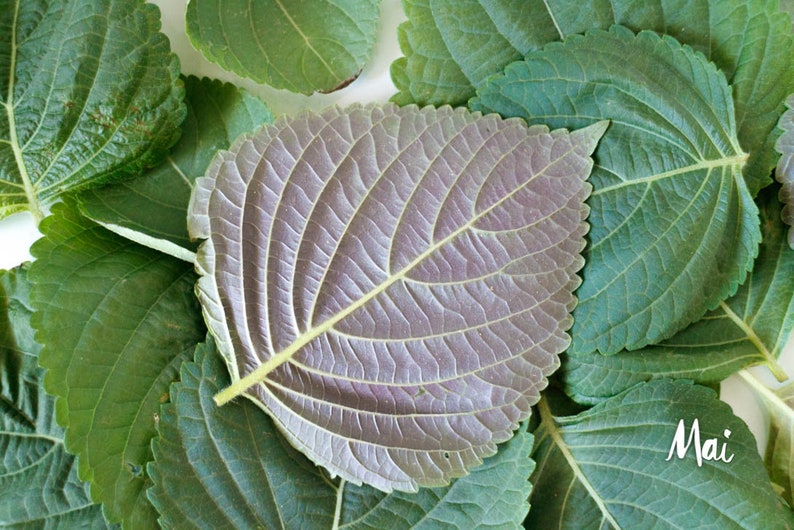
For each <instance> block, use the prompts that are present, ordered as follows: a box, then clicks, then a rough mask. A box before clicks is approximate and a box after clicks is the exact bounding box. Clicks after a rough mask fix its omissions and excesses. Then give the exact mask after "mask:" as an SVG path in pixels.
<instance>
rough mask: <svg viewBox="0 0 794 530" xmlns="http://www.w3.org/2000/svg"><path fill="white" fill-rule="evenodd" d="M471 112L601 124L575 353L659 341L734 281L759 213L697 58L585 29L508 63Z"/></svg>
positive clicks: (747, 259)
mask: <svg viewBox="0 0 794 530" xmlns="http://www.w3.org/2000/svg"><path fill="white" fill-rule="evenodd" d="M471 106H472V108H474V109H475V110H482V111H487V112H499V113H500V114H502V115H503V116H519V117H522V118H524V119H526V120H527V121H528V122H529V123H531V124H534V123H547V124H549V125H550V126H551V127H568V128H576V127H582V126H584V125H588V124H590V123H593V122H594V121H596V120H603V119H609V120H611V124H610V127H609V129H608V130H607V132H606V134H605V135H604V138H603V140H602V141H601V142H600V143H599V147H598V150H597V151H596V153H595V155H594V158H595V161H596V165H595V167H594V169H593V175H592V177H591V179H590V182H591V183H592V184H593V187H594V191H593V194H592V196H591V197H590V199H589V200H588V204H589V205H590V207H591V209H592V210H591V214H590V218H589V222H590V224H591V225H592V230H591V232H590V234H589V238H590V244H588V247H587V249H586V250H585V258H586V266H585V269H584V271H583V277H584V282H583V284H582V287H581V288H580V289H579V291H577V296H578V298H579V305H578V306H577V308H576V310H575V312H574V327H573V330H572V332H571V333H572V336H573V344H572V347H571V351H573V352H575V353H588V352H592V351H595V350H598V351H600V352H602V353H607V354H612V353H616V352H618V351H621V350H623V349H637V348H640V347H643V346H645V345H647V344H654V343H657V342H659V341H661V340H663V339H666V338H669V337H670V336H672V335H673V334H674V333H675V332H677V331H678V330H680V329H682V328H683V327H685V326H686V325H688V324H690V323H691V322H694V321H695V320H697V319H699V318H700V317H702V316H703V314H704V313H705V312H706V311H707V310H710V309H714V308H715V307H716V306H717V305H718V304H719V303H720V302H721V301H722V300H724V299H725V298H726V297H728V296H730V295H731V294H733V293H734V292H735V290H736V288H737V286H738V285H739V283H741V282H742V281H743V279H744V277H745V275H746V273H747V270H748V269H749V268H750V267H751V266H752V262H753V258H754V257H755V255H756V252H757V246H758V242H759V240H760V234H759V227H758V209H757V207H756V206H755V203H754V202H753V198H752V196H751V194H750V193H749V191H748V190H747V186H746V185H745V181H744V179H743V178H742V174H741V168H742V165H743V164H744V162H745V160H746V156H745V155H744V153H743V152H742V151H741V149H740V148H739V144H738V141H737V140H736V128H735V122H734V116H733V114H734V113H733V102H732V100H731V91H730V88H729V87H728V85H727V84H726V83H725V78H724V76H723V75H722V74H721V73H720V72H719V71H718V70H716V68H714V66H713V65H712V64H711V63H709V62H708V61H707V60H706V59H705V57H704V56H703V55H701V54H699V53H697V52H694V51H692V50H691V49H689V48H687V47H682V46H681V45H680V44H678V43H677V42H676V41H675V40H673V39H672V38H670V37H659V36H657V35H656V34H654V33H651V32H642V33H640V34H638V35H636V36H635V35H634V34H633V33H631V32H630V31H629V30H627V29H626V28H622V27H619V26H615V27H613V28H612V29H611V30H610V31H609V32H605V31H601V30H593V31H591V32H589V33H588V34H587V35H584V36H580V35H574V36H571V37H569V38H568V39H567V40H566V41H565V42H564V43H554V44H550V45H548V46H547V47H546V48H545V49H544V50H543V51H539V52H533V53H530V54H529V55H527V57H526V59H525V60H524V61H519V62H516V63H513V64H511V65H510V66H509V67H508V68H507V69H506V70H505V74H504V75H500V76H496V77H493V78H491V79H490V80H489V81H488V82H487V83H486V84H485V86H484V87H483V88H482V89H481V90H480V92H479V95H478V97H477V98H475V99H473V100H472V102H471ZM627 145H629V146H631V149H626V146H627Z"/></svg>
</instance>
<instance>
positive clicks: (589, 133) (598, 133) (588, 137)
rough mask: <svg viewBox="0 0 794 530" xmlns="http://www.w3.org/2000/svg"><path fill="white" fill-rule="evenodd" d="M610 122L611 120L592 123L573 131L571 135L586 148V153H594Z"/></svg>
mask: <svg viewBox="0 0 794 530" xmlns="http://www.w3.org/2000/svg"><path fill="white" fill-rule="evenodd" d="M610 123H611V122H610V120H600V121H597V122H595V123H593V124H592V125H588V126H587V127H583V128H581V129H577V130H575V131H573V132H572V133H571V137H572V138H573V139H574V141H576V143H577V144H578V145H581V146H582V148H583V149H585V150H586V153H585V154H587V155H588V156H589V155H592V154H593V152H594V151H595V149H596V146H598V142H599V141H600V140H601V137H602V136H604V133H606V130H607V129H608V128H609V124H610Z"/></svg>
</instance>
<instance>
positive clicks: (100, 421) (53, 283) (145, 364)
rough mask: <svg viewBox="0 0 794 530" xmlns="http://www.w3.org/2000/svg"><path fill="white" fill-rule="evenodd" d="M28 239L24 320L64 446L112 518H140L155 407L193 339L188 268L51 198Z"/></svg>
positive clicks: (146, 524) (142, 522) (200, 333)
mask: <svg viewBox="0 0 794 530" xmlns="http://www.w3.org/2000/svg"><path fill="white" fill-rule="evenodd" d="M53 212H54V213H53V215H52V216H50V217H48V218H46V219H45V220H44V221H43V222H42V224H41V228H42V231H43V233H44V234H45V237H44V238H43V239H42V240H40V241H38V242H37V243H36V244H35V245H34V246H33V248H32V253H33V255H34V256H35V257H36V258H37V260H36V261H35V262H34V264H33V266H32V267H31V271H30V278H31V281H32V283H33V284H34V288H33V291H32V295H31V301H32V304H33V306H34V307H35V309H36V313H35V314H34V315H33V325H34V327H35V328H36V329H37V335H36V337H37V339H38V340H39V341H40V342H41V343H42V344H43V345H44V349H43V350H42V352H41V358H40V363H41V365H42V366H43V367H45V368H46V369H47V370H48V372H47V376H46V378H45V380H44V383H45V388H46V389H47V391H48V392H50V393H52V394H54V395H56V396H58V398H57V402H56V407H57V409H56V410H57V419H58V422H59V423H60V424H61V425H62V426H64V427H66V447H67V449H68V450H69V451H70V452H72V453H75V454H77V455H78V456H79V459H78V462H79V474H80V478H82V479H83V480H88V481H90V482H91V497H92V499H94V500H95V501H96V502H101V503H103V505H104V506H103V508H104V511H105V515H106V516H107V518H108V519H109V520H110V521H111V522H117V521H123V522H124V524H125V526H127V525H129V526H130V527H133V528H151V527H152V526H153V525H154V522H155V519H156V513H155V511H154V508H153V507H152V506H151V504H150V503H149V501H148V500H147V499H146V497H145V493H144V489H145V488H146V487H147V485H148V484H149V479H148V477H147V476H146V474H145V473H144V472H143V470H144V469H145V466H146V463H147V462H149V461H150V460H151V449H150V446H149V444H150V441H151V439H152V437H153V436H154V435H155V434H156V431H155V423H156V420H155V417H156V414H157V412H158V410H159V405H160V403H162V402H163V401H165V400H167V399H168V388H169V385H170V383H171V382H172V381H173V380H174V379H175V378H176V376H177V374H178V370H179V366H180V364H181V363H182V362H183V361H184V360H185V359H190V356H191V354H192V351H193V349H194V347H195V344H196V343H198V342H199V341H200V340H201V339H202V338H203V337H204V333H205V331H204V328H203V324H202V322H201V313H200V311H199V308H198V305H197V302H196V299H195V296H194V294H193V286H194V283H195V274H194V273H193V271H192V267H191V266H190V265H188V264H186V263H184V262H182V261H179V260H176V259H174V258H171V257H169V256H166V255H164V254H161V253H159V252H156V251H154V250H151V249H147V248H145V247H141V246H140V245H137V244H135V243H132V242H130V241H129V240H127V239H124V238H121V237H119V236H117V235H115V234H112V233H110V232H108V231H107V230H105V229H104V228H102V227H100V226H98V225H95V224H94V223H92V222H90V221H88V220H86V219H84V218H81V217H80V216H79V214H78V213H77V212H76V207H74V206H68V207H67V206H66V205H62V204H58V205H56V206H54V207H53Z"/></svg>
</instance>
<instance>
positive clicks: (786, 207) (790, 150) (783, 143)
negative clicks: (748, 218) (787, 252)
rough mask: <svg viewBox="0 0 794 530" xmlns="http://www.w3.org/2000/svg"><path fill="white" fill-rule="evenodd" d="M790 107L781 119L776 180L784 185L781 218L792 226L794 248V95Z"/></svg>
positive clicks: (788, 104) (789, 102)
mask: <svg viewBox="0 0 794 530" xmlns="http://www.w3.org/2000/svg"><path fill="white" fill-rule="evenodd" d="M786 106H787V107H788V108H787V110H786V112H784V113H783V115H782V116H781V117H780V122H779V123H778V127H780V129H782V130H783V134H781V135H780V138H778V141H777V144H776V145H775V149H777V151H778V152H779V153H780V154H781V157H780V160H778V163H777V169H776V171H775V178H777V180H778V182H780V184H782V187H781V188H780V202H781V203H783V210H782V212H781V216H782V219H783V221H784V222H785V223H786V224H788V225H789V226H791V227H792V228H789V232H788V244H789V246H790V247H791V248H794V95H792V96H789V98H788V99H787V100H786Z"/></svg>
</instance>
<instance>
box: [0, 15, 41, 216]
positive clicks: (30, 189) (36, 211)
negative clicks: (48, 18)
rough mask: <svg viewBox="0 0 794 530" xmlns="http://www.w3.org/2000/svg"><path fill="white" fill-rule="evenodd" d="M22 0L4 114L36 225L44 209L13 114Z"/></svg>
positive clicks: (13, 34)
mask: <svg viewBox="0 0 794 530" xmlns="http://www.w3.org/2000/svg"><path fill="white" fill-rule="evenodd" d="M21 3H22V2H16V6H15V7H14V17H13V20H12V21H11V53H10V56H11V57H10V60H9V62H10V64H9V68H8V70H9V73H8V94H7V96H6V103H5V105H4V106H5V108H6V115H7V116H8V135H9V142H8V143H9V144H10V145H11V151H12V152H13V153H14V160H15V161H16V163H17V169H19V178H20V180H21V181H22V184H23V186H24V188H25V195H26V196H27V199H28V208H29V209H30V212H31V213H32V214H33V219H34V220H35V221H36V226H38V225H39V223H40V222H41V220H42V219H44V211H43V210H42V209H41V206H39V201H38V198H37V197H36V187H35V186H34V185H33V182H31V180H30V175H29V174H28V170H27V167H26V166H25V159H24V158H23V156H22V149H21V147H20V145H19V137H18V136H17V125H16V117H15V115H14V84H15V83H16V77H15V75H14V74H15V73H16V62H17V24H18V22H19V6H20V4H21Z"/></svg>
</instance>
